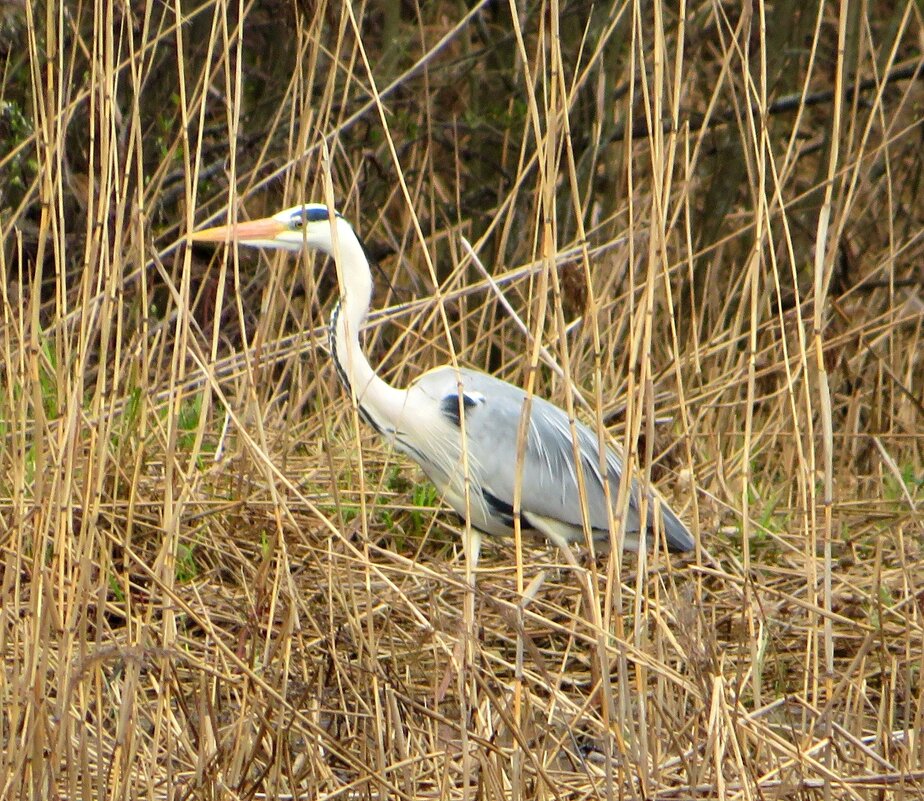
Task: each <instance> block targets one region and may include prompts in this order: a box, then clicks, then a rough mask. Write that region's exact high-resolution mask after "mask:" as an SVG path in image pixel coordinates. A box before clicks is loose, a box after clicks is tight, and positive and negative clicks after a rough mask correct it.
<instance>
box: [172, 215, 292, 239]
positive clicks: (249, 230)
mask: <svg viewBox="0 0 924 801" xmlns="http://www.w3.org/2000/svg"><path fill="white" fill-rule="evenodd" d="M286 230H288V226H287V225H285V223H281V222H279V220H274V219H273V218H272V217H264V218H263V219H261V220H250V221H248V222H239V223H238V224H237V225H216V226H215V227H214V228H203V229H202V230H201V231H193V232H192V233H191V234H189V239H190V240H192V241H193V242H253V241H267V240H269V241H272V240H273V239H275V238H276V237H277V236H278V235H279V234H281V233H282V232H283V231H286Z"/></svg>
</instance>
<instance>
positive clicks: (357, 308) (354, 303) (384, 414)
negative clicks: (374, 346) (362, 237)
mask: <svg viewBox="0 0 924 801" xmlns="http://www.w3.org/2000/svg"><path fill="white" fill-rule="evenodd" d="M337 239H338V242H337V248H336V250H338V251H339V253H337V254H334V253H333V252H332V251H333V250H334V248H332V251H331V255H332V256H334V258H335V259H336V260H337V262H338V265H337V266H338V273H339V275H338V278H339V280H340V291H341V294H340V301H339V303H338V304H337V306H336V307H335V308H334V312H333V315H332V317H331V326H330V348H331V356H332V357H333V359H334V362H335V365H336V367H337V374H338V376H339V377H340V380H341V381H342V382H343V384H344V386H345V387H346V390H347V392H350V393H351V394H353V396H354V397H355V398H356V403H357V405H358V406H359V410H360V412H361V413H362V415H363V416H364V417H365V418H366V420H367V421H368V422H369V424H370V425H372V426H373V427H374V428H376V429H377V430H378V431H379V432H380V433H382V434H384V435H386V436H390V435H392V434H394V431H395V428H396V426H397V424H398V422H399V420H400V419H401V417H402V416H403V414H404V406H405V402H406V398H407V392H406V390H401V389H397V388H396V387H393V386H391V384H389V383H387V382H386V381H383V380H382V379H381V378H379V376H378V375H377V374H376V372H375V371H374V370H373V369H372V365H371V364H369V360H368V359H367V358H366V354H365V353H363V349H362V347H361V345H360V344H359V330H360V328H361V327H362V324H363V323H364V322H365V320H366V315H367V314H368V312H369V305H370V303H371V301H372V274H371V273H370V272H369V263H368V261H367V260H366V254H365V253H364V252H363V249H362V245H360V243H359V239H358V238H357V237H356V234H355V233H354V231H353V229H352V228H351V227H350V225H349V223H347V222H345V221H343V220H341V219H339V218H338V220H337ZM338 256H339V258H337V257H338Z"/></svg>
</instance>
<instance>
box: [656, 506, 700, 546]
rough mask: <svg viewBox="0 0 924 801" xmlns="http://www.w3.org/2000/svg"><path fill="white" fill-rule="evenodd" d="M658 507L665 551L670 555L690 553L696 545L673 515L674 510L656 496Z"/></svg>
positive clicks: (686, 529) (677, 518)
mask: <svg viewBox="0 0 924 801" xmlns="http://www.w3.org/2000/svg"><path fill="white" fill-rule="evenodd" d="M657 505H658V506H660V507H661V521H662V526H663V528H664V539H665V540H667V549H668V550H669V551H671V552H672V553H682V552H683V551H692V550H693V548H694V547H695V545H696V543H695V541H694V540H693V535H692V534H691V533H690V529H688V528H687V527H686V526H685V525H684V524H683V522H682V521H681V520H680V518H679V517H677V515H676V514H674V510H673V509H671V508H670V506H668V505H667V501H665V500H664V499H663V498H661V497H660V496H658V504H657Z"/></svg>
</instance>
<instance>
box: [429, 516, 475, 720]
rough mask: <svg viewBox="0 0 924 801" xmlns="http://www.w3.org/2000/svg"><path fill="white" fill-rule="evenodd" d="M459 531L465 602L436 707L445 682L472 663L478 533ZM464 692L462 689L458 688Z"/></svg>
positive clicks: (438, 692)
mask: <svg viewBox="0 0 924 801" xmlns="http://www.w3.org/2000/svg"><path fill="white" fill-rule="evenodd" d="M467 528H468V530H467V531H465V530H463V532H462V551H463V553H464V555H465V583H466V585H467V587H466V590H465V600H464V602H463V606H462V624H461V626H460V627H459V635H458V637H457V639H456V643H455V645H454V646H453V649H452V656H451V658H450V661H449V664H448V665H446V670H445V671H444V672H443V678H442V679H441V680H440V683H439V686H438V687H437V690H436V703H437V704H439V703H440V702H441V701H442V700H443V698H444V697H445V696H446V691H447V690H448V689H449V683H450V682H451V681H452V679H453V677H459V678H462V677H464V676H465V668H466V667H467V666H471V665H472V664H473V663H474V658H475V631H476V629H475V576H476V568H477V567H478V557H479V556H480V555H481V532H480V531H478V530H477V529H473V528H469V527H467ZM459 689H460V691H461V692H464V688H462V687H460V688H459Z"/></svg>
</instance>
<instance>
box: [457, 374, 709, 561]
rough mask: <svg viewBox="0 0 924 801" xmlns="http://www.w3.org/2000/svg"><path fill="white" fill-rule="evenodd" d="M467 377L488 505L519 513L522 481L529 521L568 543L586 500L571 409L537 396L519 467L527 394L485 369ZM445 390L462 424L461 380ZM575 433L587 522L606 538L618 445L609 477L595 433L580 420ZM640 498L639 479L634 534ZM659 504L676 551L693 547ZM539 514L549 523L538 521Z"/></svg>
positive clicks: (472, 436) (473, 458) (470, 434)
mask: <svg viewBox="0 0 924 801" xmlns="http://www.w3.org/2000/svg"><path fill="white" fill-rule="evenodd" d="M460 377H461V379H462V383H463V387H464V391H463V409H464V413H465V430H466V437H467V441H468V448H469V460H470V464H471V467H472V472H473V474H474V475H475V477H476V478H477V480H478V482H479V484H480V490H481V492H482V493H483V494H484V496H485V501H486V502H487V503H488V505H489V506H491V507H492V509H493V510H494V511H495V512H496V513H497V514H501V515H503V514H504V513H507V514H510V513H512V510H513V499H514V491H515V488H516V483H517V481H518V480H521V484H520V487H521V489H520V493H521V494H520V509H521V513H522V522H523V523H524V525H529V523H530V520H532V521H533V522H536V523H537V525H536V526H535V527H536V528H538V529H539V530H541V531H544V532H545V533H547V534H549V535H551V534H552V530H553V531H554V536H555V537H556V538H558V537H560V538H562V539H565V540H566V541H573V540H575V539H579V538H581V537H582V536H583V533H582V532H583V521H582V510H581V499H580V491H579V485H578V477H577V470H576V468H575V460H574V448H573V445H572V435H571V427H570V425H569V422H568V416H567V414H566V413H565V412H564V411H563V410H562V409H560V408H558V407H557V406H555V405H553V404H551V403H549V402H548V401H546V400H543V399H542V398H537V397H535V396H533V398H532V402H531V404H530V419H529V428H528V431H527V438H526V446H525V451H524V455H523V463H522V467H521V468H520V469H519V471H518V466H517V460H516V454H517V438H518V432H519V429H520V420H521V415H522V413H523V409H524V402H525V400H526V398H527V395H526V393H525V392H524V391H523V390H522V389H520V388H519V387H516V386H514V385H512V384H509V383H507V382H506V381H502V380H500V379H498V378H494V377H492V376H490V375H487V374H485V373H478V372H475V371H470V370H462V371H460ZM453 380H455V379H454V378H453ZM443 389H444V390H447V391H445V392H444V394H443V395H442V399H441V409H442V410H443V412H444V414H446V415H447V416H452V417H454V418H455V419H454V420H453V422H454V423H455V425H458V424H459V422H458V418H459V396H458V389H457V385H454V386H453V387H451V388H449V387H445V385H444V387H443ZM576 431H577V443H578V453H579V455H580V462H581V469H582V471H583V477H584V485H585V493H586V499H587V514H588V521H589V523H590V526H591V528H593V529H594V530H595V531H596V532H597V536H598V537H601V538H606V537H608V531H609V521H610V516H609V510H608V508H607V498H606V491H605V488H604V482H607V483H608V484H609V492H610V497H611V499H612V500H613V501H614V502H615V499H616V497H617V494H618V492H619V480H620V476H621V475H622V463H621V462H620V460H619V458H618V457H617V455H616V454H615V453H614V452H613V451H612V450H610V449H607V450H606V459H605V468H606V469H605V473H606V475H605V477H604V475H603V473H602V472H601V469H600V451H599V448H598V444H597V436H596V434H595V433H594V432H593V431H591V430H590V429H589V428H587V427H586V426H584V425H583V424H581V423H577V424H576ZM520 476H522V478H521V479H520ZM638 500H639V499H638V484H637V482H635V481H633V486H632V494H631V496H630V502H629V514H628V520H627V521H626V531H627V532H630V533H631V532H637V531H638V529H639V517H638ZM660 506H661V512H662V520H663V524H664V525H663V528H664V532H665V536H666V539H667V542H668V545H669V547H670V548H671V550H677V551H683V550H690V549H691V548H692V547H693V539H692V537H691V536H690V534H689V532H688V531H687V528H686V526H684V525H683V523H682V522H680V520H679V519H678V518H677V516H676V515H675V514H674V513H673V511H671V510H670V508H669V507H668V506H667V504H666V503H664V502H663V501H662V502H661V504H660ZM540 520H541V521H542V523H543V524H542V525H539V524H538V523H539V521H540ZM550 529H552V530H550Z"/></svg>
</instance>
